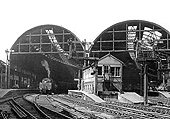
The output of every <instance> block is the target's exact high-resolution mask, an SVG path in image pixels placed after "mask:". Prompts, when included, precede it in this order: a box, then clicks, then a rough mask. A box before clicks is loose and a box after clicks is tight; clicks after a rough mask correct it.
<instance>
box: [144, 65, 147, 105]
mask: <svg viewBox="0 0 170 119" xmlns="http://www.w3.org/2000/svg"><path fill="white" fill-rule="evenodd" d="M147 104H148V77H147V64H145V67H144V105H147Z"/></svg>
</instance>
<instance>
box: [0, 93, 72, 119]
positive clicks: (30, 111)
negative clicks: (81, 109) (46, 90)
mask: <svg viewBox="0 0 170 119" xmlns="http://www.w3.org/2000/svg"><path fill="white" fill-rule="evenodd" d="M35 101H36V100H35ZM0 119H73V117H69V116H68V115H66V114H62V113H60V112H55V111H53V110H52V109H49V108H45V107H42V106H40V105H38V104H36V103H35V102H29V101H27V100H25V98H24V97H22V96H21V97H14V98H10V99H8V100H5V101H4V102H3V101H1V104H0Z"/></svg>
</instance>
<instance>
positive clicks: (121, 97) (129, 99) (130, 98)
mask: <svg viewBox="0 0 170 119" xmlns="http://www.w3.org/2000/svg"><path fill="white" fill-rule="evenodd" d="M118 101H119V102H123V103H143V102H144V99H143V97H142V96H140V95H138V94H137V93H135V92H124V94H120V93H119V94H118Z"/></svg>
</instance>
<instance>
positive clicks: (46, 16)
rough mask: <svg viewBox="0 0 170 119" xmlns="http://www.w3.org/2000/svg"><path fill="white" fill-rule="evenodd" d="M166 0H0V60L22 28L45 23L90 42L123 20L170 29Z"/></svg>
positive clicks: (25, 28) (4, 56) (21, 32)
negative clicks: (144, 22)
mask: <svg viewBox="0 0 170 119" xmlns="http://www.w3.org/2000/svg"><path fill="white" fill-rule="evenodd" d="M169 3H170V1H169V0H1V1H0V35H1V37H0V41H1V43H0V60H3V61H6V53H5V50H6V49H10V48H11V47H12V45H13V44H14V42H15V41H16V40H17V38H18V37H20V36H21V35H22V34H23V33H24V32H25V31H27V30H29V29H31V28H33V27H36V26H39V25H45V24H52V25H58V26H62V27H64V28H66V29H68V30H70V31H71V32H73V33H74V34H75V35H76V36H77V37H78V38H79V39H80V40H81V41H82V40H84V39H86V40H87V41H88V42H92V41H94V40H95V38H96V37H97V36H98V35H99V34H100V33H101V32H102V31H104V30H105V29H107V28H108V27H110V26H112V25H114V24H116V23H118V22H122V21H126V20H145V21H150V22H154V23H156V24H159V25H160V26H162V27H164V28H165V29H167V30H168V31H170V16H169V15H170V7H169Z"/></svg>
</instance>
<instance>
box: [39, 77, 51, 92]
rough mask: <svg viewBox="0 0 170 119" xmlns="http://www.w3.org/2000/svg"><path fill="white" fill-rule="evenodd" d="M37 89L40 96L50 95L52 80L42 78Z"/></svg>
mask: <svg viewBox="0 0 170 119" xmlns="http://www.w3.org/2000/svg"><path fill="white" fill-rule="evenodd" d="M39 89H40V92H41V93H42V94H50V93H51V91H52V79H50V78H43V79H42V82H40V83H39Z"/></svg>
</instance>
